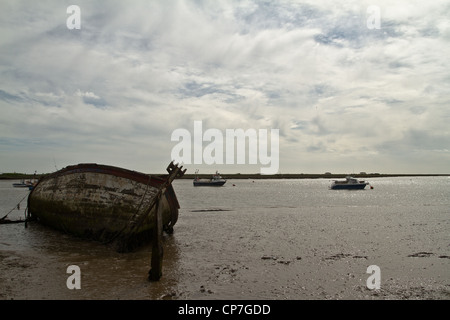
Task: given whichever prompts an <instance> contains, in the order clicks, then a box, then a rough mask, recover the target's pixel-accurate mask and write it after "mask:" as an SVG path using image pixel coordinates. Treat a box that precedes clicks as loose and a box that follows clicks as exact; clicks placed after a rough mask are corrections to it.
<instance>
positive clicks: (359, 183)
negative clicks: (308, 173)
mask: <svg viewBox="0 0 450 320" xmlns="http://www.w3.org/2000/svg"><path fill="white" fill-rule="evenodd" d="M368 184H369V183H368V182H365V181H363V180H358V179H356V178H353V177H350V176H347V177H345V181H339V180H333V182H332V183H331V186H330V189H332V190H362V189H364V188H365V187H366V186H367V185H368Z"/></svg>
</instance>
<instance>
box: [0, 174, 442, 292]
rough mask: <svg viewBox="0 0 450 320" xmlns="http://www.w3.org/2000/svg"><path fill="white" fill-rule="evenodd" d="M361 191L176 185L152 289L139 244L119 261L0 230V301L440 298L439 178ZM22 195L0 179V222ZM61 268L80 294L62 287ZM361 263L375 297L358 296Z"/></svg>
mask: <svg viewBox="0 0 450 320" xmlns="http://www.w3.org/2000/svg"><path fill="white" fill-rule="evenodd" d="M369 181H370V182H371V184H372V185H373V186H374V189H372V190H371V189H369V188H367V189H366V190H355V191H345V190H340V191H332V190H328V185H329V181H328V180H324V179H311V180H307V179H305V180H290V179H289V180H288V179H286V180H255V181H253V180H229V181H228V182H227V183H226V184H225V186H223V187H220V188H215V187H197V188H195V187H193V186H192V181H189V180H177V181H175V183H174V188H175V192H176V194H177V197H178V200H179V202H180V205H181V209H180V217H179V220H178V223H177V224H176V225H175V228H174V229H175V232H174V234H173V235H165V237H164V264H163V277H162V279H161V280H160V281H159V282H148V281H147V273H148V271H149V269H150V259H151V246H150V245H148V246H145V247H142V248H140V249H139V250H137V251H135V252H132V253H126V254H121V253H117V252H115V251H114V250H113V249H112V248H109V247H107V246H104V245H102V244H100V243H94V242H90V241H85V240H82V239H78V238H74V237H72V236H69V235H65V234H62V233H60V232H56V231H53V230H50V229H48V228H46V227H44V226H41V225H39V224H38V223H30V224H28V228H24V225H23V224H11V225H0V299H187V300H189V299H224V300H225V299H277V300H282V299H290V300H297V299H439V300H448V299H450V232H449V231H450V210H449V209H448V208H450V188H449V187H450V179H449V178H447V177H415V178H408V177H402V178H378V179H370V180H369ZM233 184H234V185H235V186H233ZM26 192H28V191H26V190H23V189H18V188H12V182H10V181H0V209H1V212H0V214H1V213H3V212H5V213H6V212H8V211H9V210H10V209H11V208H13V207H14V206H15V205H16V204H17V202H18V201H19V200H20V199H22V198H23V195H24V194H25V193H26ZM21 206H22V208H21V210H15V211H14V212H13V213H11V214H10V215H9V218H10V219H16V218H21V217H23V209H25V206H26V202H23V203H22V205H21ZM70 265H77V266H79V267H80V270H81V289H80V290H69V289H68V288H67V285H66V281H67V279H68V277H69V276H70V274H68V273H66V270H67V267H68V266H70ZM371 265H376V266H378V267H379V268H380V270H381V288H380V289H379V290H370V289H368V288H367V284H366V281H367V279H368V278H369V277H370V276H371V275H370V274H368V273H366V272H367V268H368V267H369V266H371Z"/></svg>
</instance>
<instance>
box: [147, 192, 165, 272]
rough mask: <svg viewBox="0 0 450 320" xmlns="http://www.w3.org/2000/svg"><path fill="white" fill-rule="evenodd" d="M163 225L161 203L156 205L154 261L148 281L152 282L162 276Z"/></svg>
mask: <svg viewBox="0 0 450 320" xmlns="http://www.w3.org/2000/svg"><path fill="white" fill-rule="evenodd" d="M162 236H163V224H162V216H161V210H160V208H159V201H158V203H156V212H155V228H154V229H153V245H152V261H151V269H150V271H149V276H148V279H149V280H150V281H158V280H159V279H161V276H162V262H163V245H162Z"/></svg>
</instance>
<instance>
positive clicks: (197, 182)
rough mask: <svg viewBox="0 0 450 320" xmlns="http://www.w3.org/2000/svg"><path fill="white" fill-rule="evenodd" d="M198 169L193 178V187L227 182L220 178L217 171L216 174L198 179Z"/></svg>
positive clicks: (220, 184) (211, 185)
mask: <svg viewBox="0 0 450 320" xmlns="http://www.w3.org/2000/svg"><path fill="white" fill-rule="evenodd" d="M197 174H198V170H197V171H196V172H195V178H194V181H193V183H194V187H201V186H206V187H221V186H223V185H224V184H225V182H227V180H225V179H224V178H222V177H221V176H220V174H219V172H217V171H216V174H214V175H213V176H212V177H211V178H210V179H200V178H199V177H198V176H197Z"/></svg>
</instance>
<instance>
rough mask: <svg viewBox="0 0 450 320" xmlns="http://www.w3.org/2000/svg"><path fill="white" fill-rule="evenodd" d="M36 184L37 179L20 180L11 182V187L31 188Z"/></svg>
mask: <svg viewBox="0 0 450 320" xmlns="http://www.w3.org/2000/svg"><path fill="white" fill-rule="evenodd" d="M36 184H37V181H31V180H27V181H25V180H22V181H21V182H16V183H13V187H14V188H28V189H30V190H32V189H33V187H34V186H35V185H36Z"/></svg>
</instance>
